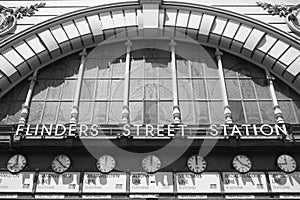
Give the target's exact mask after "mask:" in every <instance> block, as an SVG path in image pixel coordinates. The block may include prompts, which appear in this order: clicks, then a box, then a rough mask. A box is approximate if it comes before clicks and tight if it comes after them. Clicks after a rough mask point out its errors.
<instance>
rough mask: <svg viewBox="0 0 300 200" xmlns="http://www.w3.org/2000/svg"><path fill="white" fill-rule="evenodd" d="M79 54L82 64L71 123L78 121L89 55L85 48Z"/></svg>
mask: <svg viewBox="0 0 300 200" xmlns="http://www.w3.org/2000/svg"><path fill="white" fill-rule="evenodd" d="M79 55H81V61H80V66H79V71H78V79H77V82H76V88H75V96H74V100H73V106H72V111H71V119H70V123H72V124H77V123H78V114H79V102H80V94H81V88H82V81H83V75H84V70H85V60H86V55H87V53H86V49H83V50H82V52H81V53H80V54H79Z"/></svg>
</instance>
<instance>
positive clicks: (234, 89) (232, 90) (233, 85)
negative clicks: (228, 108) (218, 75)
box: [225, 79, 241, 99]
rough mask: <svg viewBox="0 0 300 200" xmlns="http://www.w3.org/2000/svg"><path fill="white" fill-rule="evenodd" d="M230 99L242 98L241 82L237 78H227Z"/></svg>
mask: <svg viewBox="0 0 300 200" xmlns="http://www.w3.org/2000/svg"><path fill="white" fill-rule="evenodd" d="M225 83H226V89H227V95H228V98H229V99H241V92H240V88H239V82H238V80H237V79H225Z"/></svg>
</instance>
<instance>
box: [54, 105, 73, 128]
mask: <svg viewBox="0 0 300 200" xmlns="http://www.w3.org/2000/svg"><path fill="white" fill-rule="evenodd" d="M71 110H72V102H61V103H60V106H59V111H58V118H57V123H59V124H66V123H69V122H70V118H71Z"/></svg>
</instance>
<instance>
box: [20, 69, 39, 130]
mask: <svg viewBox="0 0 300 200" xmlns="http://www.w3.org/2000/svg"><path fill="white" fill-rule="evenodd" d="M37 75H38V70H35V71H34V72H33V75H32V76H31V77H30V78H29V80H30V85H29V89H28V92H27V96H26V100H25V103H24V104H23V106H22V111H21V117H20V119H19V124H23V125H24V124H26V123H27V118H28V115H29V105H30V103H31V98H32V94H33V90H34V87H35V84H36V81H37Z"/></svg>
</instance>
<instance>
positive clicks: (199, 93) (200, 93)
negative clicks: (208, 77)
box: [192, 79, 207, 99]
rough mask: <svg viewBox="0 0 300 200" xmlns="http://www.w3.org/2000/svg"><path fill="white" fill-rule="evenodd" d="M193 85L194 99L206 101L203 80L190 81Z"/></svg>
mask: <svg viewBox="0 0 300 200" xmlns="http://www.w3.org/2000/svg"><path fill="white" fill-rule="evenodd" d="M192 84H193V88H192V90H193V92H194V99H206V98H207V95H206V88H205V82H204V80H203V79H194V80H192Z"/></svg>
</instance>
